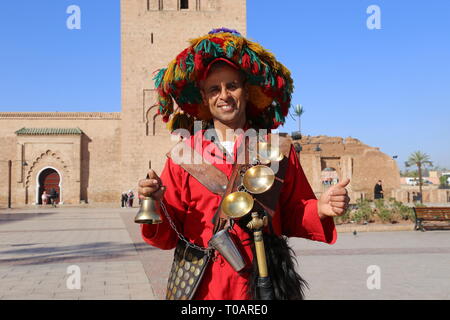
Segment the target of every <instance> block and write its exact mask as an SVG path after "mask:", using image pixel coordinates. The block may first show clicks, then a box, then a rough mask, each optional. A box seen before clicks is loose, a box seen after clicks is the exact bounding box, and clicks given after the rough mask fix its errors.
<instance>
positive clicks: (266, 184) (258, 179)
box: [242, 165, 275, 194]
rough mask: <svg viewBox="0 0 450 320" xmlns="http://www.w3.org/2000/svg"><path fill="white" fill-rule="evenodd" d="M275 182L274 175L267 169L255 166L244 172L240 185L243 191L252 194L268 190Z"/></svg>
mask: <svg viewBox="0 0 450 320" xmlns="http://www.w3.org/2000/svg"><path fill="white" fill-rule="evenodd" d="M274 181H275V173H273V170H272V169H270V168H269V167H266V166H262V165H257V166H253V167H251V168H250V169H248V170H247V171H245V174H244V177H243V179H242V184H243V185H244V187H245V189H247V190H248V191H249V192H251V193H254V194H260V193H263V192H266V191H267V190H269V189H270V188H271V187H272V185H273V182H274Z"/></svg>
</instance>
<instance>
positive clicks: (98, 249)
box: [0, 242, 155, 266]
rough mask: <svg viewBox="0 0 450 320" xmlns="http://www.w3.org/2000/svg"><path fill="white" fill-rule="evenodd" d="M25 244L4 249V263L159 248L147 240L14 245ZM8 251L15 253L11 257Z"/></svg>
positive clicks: (115, 257)
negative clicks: (18, 247) (128, 242)
mask: <svg viewBox="0 0 450 320" xmlns="http://www.w3.org/2000/svg"><path fill="white" fill-rule="evenodd" d="M21 245H23V246H27V248H22V249H13V250H3V251H0V256H1V257H2V258H5V257H6V259H0V266H1V265H42V264H52V263H67V262H101V261H126V260H137V259H139V258H138V257H137V255H136V249H139V250H140V251H150V250H155V248H153V247H151V246H149V245H147V244H145V243H134V244H133V243H130V244H122V243H116V242H93V243H86V244H80V245H68V246H45V247H29V246H35V245H36V244H14V245H12V246H11V247H17V246H21ZM8 255H9V256H13V257H11V258H7V256H8ZM21 255H23V256H21Z"/></svg>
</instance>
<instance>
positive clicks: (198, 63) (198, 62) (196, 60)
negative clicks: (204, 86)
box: [194, 52, 203, 71]
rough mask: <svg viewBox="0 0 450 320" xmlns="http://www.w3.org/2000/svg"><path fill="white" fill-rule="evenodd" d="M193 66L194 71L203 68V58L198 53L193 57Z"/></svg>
mask: <svg viewBox="0 0 450 320" xmlns="http://www.w3.org/2000/svg"><path fill="white" fill-rule="evenodd" d="M194 66H195V71H198V70H200V69H201V68H203V57H202V54H201V53H200V52H199V53H197V54H196V55H195V57H194Z"/></svg>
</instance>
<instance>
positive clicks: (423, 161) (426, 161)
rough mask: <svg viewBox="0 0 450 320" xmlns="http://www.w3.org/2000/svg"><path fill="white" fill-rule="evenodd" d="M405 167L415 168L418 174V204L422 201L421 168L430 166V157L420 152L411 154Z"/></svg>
mask: <svg viewBox="0 0 450 320" xmlns="http://www.w3.org/2000/svg"><path fill="white" fill-rule="evenodd" d="M405 165H406V166H407V167H410V166H414V165H415V166H417V172H418V173H419V192H420V203H423V201H422V183H423V181H422V167H424V166H432V165H433V163H432V162H431V161H430V157H429V156H428V155H427V154H426V153H422V152H420V151H416V152H413V153H412V154H411V155H410V156H409V158H408V161H406V162H405Z"/></svg>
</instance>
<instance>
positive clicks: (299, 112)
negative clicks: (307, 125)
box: [291, 104, 305, 140]
mask: <svg viewBox="0 0 450 320" xmlns="http://www.w3.org/2000/svg"><path fill="white" fill-rule="evenodd" d="M303 113H305V109H304V108H303V106H302V105H301V104H298V105H296V106H295V107H294V115H295V116H297V117H298V131H294V132H293V133H292V138H293V139H294V140H297V139H301V138H302V131H301V126H300V117H301V116H302V114H303ZM291 117H292V115H291Z"/></svg>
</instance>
